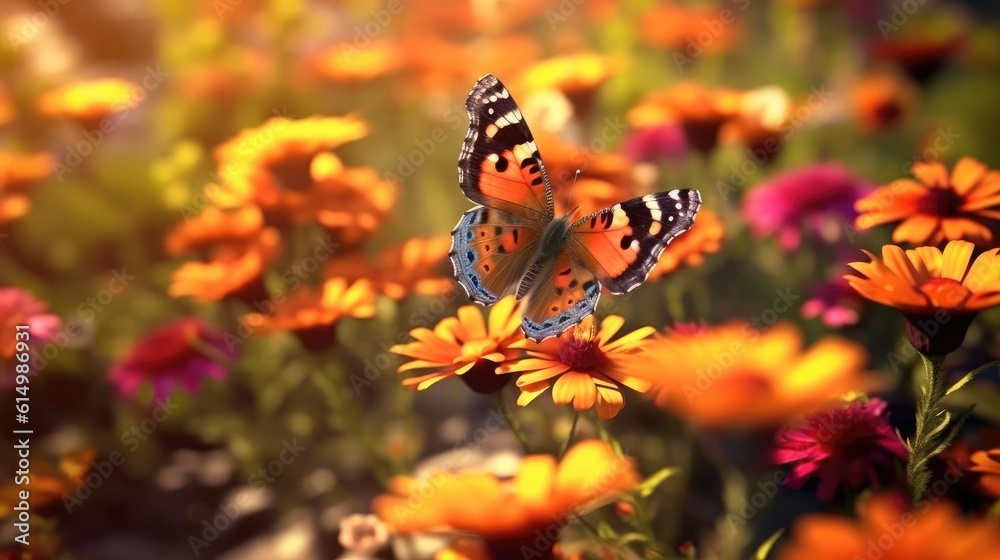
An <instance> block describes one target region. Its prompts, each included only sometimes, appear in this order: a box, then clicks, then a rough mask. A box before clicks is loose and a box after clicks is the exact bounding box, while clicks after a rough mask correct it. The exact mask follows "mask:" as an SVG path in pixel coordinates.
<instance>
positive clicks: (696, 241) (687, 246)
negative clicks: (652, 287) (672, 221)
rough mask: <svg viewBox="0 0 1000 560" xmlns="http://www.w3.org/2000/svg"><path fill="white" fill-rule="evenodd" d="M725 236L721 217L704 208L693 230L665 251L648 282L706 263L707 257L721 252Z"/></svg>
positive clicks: (676, 240)
mask: <svg viewBox="0 0 1000 560" xmlns="http://www.w3.org/2000/svg"><path fill="white" fill-rule="evenodd" d="M724 235H725V232H724V231H723V229H722V221H721V220H719V216H718V215H716V213H715V212H712V211H711V210H709V209H707V208H702V210H701V211H700V212H698V219H696V220H695V221H694V225H693V226H692V227H691V229H689V230H688V231H687V232H685V233H683V234H681V235H680V236H679V237H678V238H677V239H674V240H673V241H671V242H670V245H667V248H666V249H664V250H663V254H661V255H660V261H659V262H658V263H656V266H655V267H653V270H651V271H650V273H649V278H647V280H658V279H660V278H663V277H664V276H666V275H668V274H670V273H671V272H673V271H675V270H677V269H678V268H680V267H682V266H700V265H701V264H702V263H703V262H705V255H707V254H709V253H717V252H719V249H721V248H722V238H723V237H724Z"/></svg>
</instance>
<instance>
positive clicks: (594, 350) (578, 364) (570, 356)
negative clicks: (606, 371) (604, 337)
mask: <svg viewBox="0 0 1000 560" xmlns="http://www.w3.org/2000/svg"><path fill="white" fill-rule="evenodd" d="M559 361H560V362H562V363H564V364H566V365H568V366H569V367H571V368H573V369H574V370H577V371H580V370H593V369H597V368H598V367H599V366H600V365H601V364H602V363H603V362H604V351H603V350H601V345H600V342H599V341H597V340H580V339H578V338H575V337H574V338H572V339H570V340H569V341H567V342H565V343H564V344H563V345H562V346H560V347H559Z"/></svg>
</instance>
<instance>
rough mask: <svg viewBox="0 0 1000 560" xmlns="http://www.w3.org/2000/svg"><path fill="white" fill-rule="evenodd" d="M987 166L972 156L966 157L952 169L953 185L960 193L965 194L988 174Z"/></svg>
mask: <svg viewBox="0 0 1000 560" xmlns="http://www.w3.org/2000/svg"><path fill="white" fill-rule="evenodd" d="M987 169H988V168H987V167H986V166H985V165H983V163H982V162H980V161H979V160H976V159H974V158H971V157H964V158H962V159H960V160H959V161H958V163H956V164H955V168H954V169H952V171H951V185H952V187H954V189H955V192H956V193H958V194H959V195H963V196H964V195H965V194H966V193H968V192H969V191H971V190H972V189H973V187H975V186H976V185H977V184H979V181H980V180H981V179H982V178H983V176H984V175H985V174H986V171H987Z"/></svg>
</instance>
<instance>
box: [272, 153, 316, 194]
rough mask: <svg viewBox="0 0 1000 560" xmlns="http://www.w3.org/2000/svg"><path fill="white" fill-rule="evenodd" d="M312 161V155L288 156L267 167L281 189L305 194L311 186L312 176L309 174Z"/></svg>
mask: <svg viewBox="0 0 1000 560" xmlns="http://www.w3.org/2000/svg"><path fill="white" fill-rule="evenodd" d="M312 160H313V155H312V154H301V155H288V156H286V157H284V158H282V159H281V160H279V161H276V162H273V163H271V164H269V165H268V166H267V167H268V170H269V171H270V172H271V173H272V174H273V175H274V178H275V179H276V180H277V182H278V184H280V185H281V187H282V188H284V189H286V190H290V191H298V192H306V191H308V190H309V188H310V187H311V186H312V175H310V172H309V170H310V165H311V164H312Z"/></svg>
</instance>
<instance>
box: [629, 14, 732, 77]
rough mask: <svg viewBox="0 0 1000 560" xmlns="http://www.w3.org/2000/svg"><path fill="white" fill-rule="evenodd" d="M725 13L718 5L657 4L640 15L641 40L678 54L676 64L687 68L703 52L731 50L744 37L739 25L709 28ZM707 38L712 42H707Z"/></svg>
mask: <svg viewBox="0 0 1000 560" xmlns="http://www.w3.org/2000/svg"><path fill="white" fill-rule="evenodd" d="M721 11H722V8H720V7H719V6H718V5H714V4H703V5H694V6H691V5H688V6H682V5H679V4H674V3H662V4H656V5H654V6H652V7H651V8H649V9H647V10H646V11H645V12H643V13H642V15H640V16H639V21H638V22H637V26H638V32H639V37H640V38H641V40H642V41H643V42H644V43H646V44H648V45H653V46H655V47H661V48H663V49H667V50H670V51H674V52H672V53H670V54H671V56H672V57H673V60H672V62H674V63H675V64H678V65H679V68H681V69H683V68H685V67H686V63H687V62H688V61H689V59H690V62H694V59H695V58H696V57H698V56H700V55H701V54H703V53H715V52H725V51H729V50H731V49H732V48H733V47H734V46H736V45H737V44H738V43H739V39H740V36H741V34H742V26H741V24H740V23H739V22H731V23H727V24H725V25H723V24H722V23H721V22H720V23H719V26H720V27H719V28H718V29H714V28H709V27H708V23H709V22H712V21H718V20H719V14H720V12H721ZM699 34H701V35H702V37H699ZM704 36H708V37H711V40H709V41H707V42H706V41H705V39H704ZM681 62H684V63H685V64H681Z"/></svg>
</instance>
